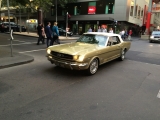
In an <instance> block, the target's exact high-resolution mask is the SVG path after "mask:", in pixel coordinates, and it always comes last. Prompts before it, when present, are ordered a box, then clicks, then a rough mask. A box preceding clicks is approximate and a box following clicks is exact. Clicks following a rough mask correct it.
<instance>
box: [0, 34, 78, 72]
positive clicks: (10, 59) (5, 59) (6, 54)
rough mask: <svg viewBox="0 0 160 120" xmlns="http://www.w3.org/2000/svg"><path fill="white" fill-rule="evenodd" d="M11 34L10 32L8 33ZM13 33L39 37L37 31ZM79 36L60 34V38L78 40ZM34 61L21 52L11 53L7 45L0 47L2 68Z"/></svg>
mask: <svg viewBox="0 0 160 120" xmlns="http://www.w3.org/2000/svg"><path fill="white" fill-rule="evenodd" d="M7 34H9V33H7ZM13 35H21V36H28V37H38V35H37V33H35V32H29V33H28V32H21V33H20V32H14V33H13ZM78 38H79V36H78V35H75V36H72V37H70V36H67V37H66V36H60V37H59V39H60V40H76V39H78ZM32 61H34V58H33V57H32V56H28V55H24V54H20V53H13V54H11V51H10V49H6V48H5V47H0V69H4V68H8V67H13V66H17V65H22V64H26V63H30V62H32Z"/></svg>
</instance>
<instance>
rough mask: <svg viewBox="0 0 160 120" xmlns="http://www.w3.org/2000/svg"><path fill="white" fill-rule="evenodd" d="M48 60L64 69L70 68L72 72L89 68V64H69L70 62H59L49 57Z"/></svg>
mask: <svg viewBox="0 0 160 120" xmlns="http://www.w3.org/2000/svg"><path fill="white" fill-rule="evenodd" d="M46 57H47V58H48V60H49V61H50V62H51V63H52V64H53V63H54V64H55V65H57V66H60V67H63V68H68V69H71V70H85V69H87V68H88V63H79V62H68V61H64V60H63V61H62V60H57V59H54V58H53V57H52V56H50V55H47V56H46Z"/></svg>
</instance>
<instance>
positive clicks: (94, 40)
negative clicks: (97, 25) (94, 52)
mask: <svg viewBox="0 0 160 120" xmlns="http://www.w3.org/2000/svg"><path fill="white" fill-rule="evenodd" d="M106 40H107V36H103V35H93V34H83V35H82V36H81V37H80V38H79V39H78V40H77V42H83V43H89V44H98V45H101V46H105V44H106Z"/></svg>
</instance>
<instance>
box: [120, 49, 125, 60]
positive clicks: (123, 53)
mask: <svg viewBox="0 0 160 120" xmlns="http://www.w3.org/2000/svg"><path fill="white" fill-rule="evenodd" d="M124 55H125V52H124V50H123V51H122V56H121V57H122V59H124Z"/></svg>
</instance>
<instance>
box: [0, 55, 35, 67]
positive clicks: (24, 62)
mask: <svg viewBox="0 0 160 120" xmlns="http://www.w3.org/2000/svg"><path fill="white" fill-rule="evenodd" d="M28 57H29V58H28V60H22V61H17V62H13V63H9V64H4V65H0V69H4V68H9V67H13V66H18V65H22V64H27V63H30V62H33V61H34V58H33V57H31V56H28ZM25 59H26V58H25ZM0 61H1V59H0Z"/></svg>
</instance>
